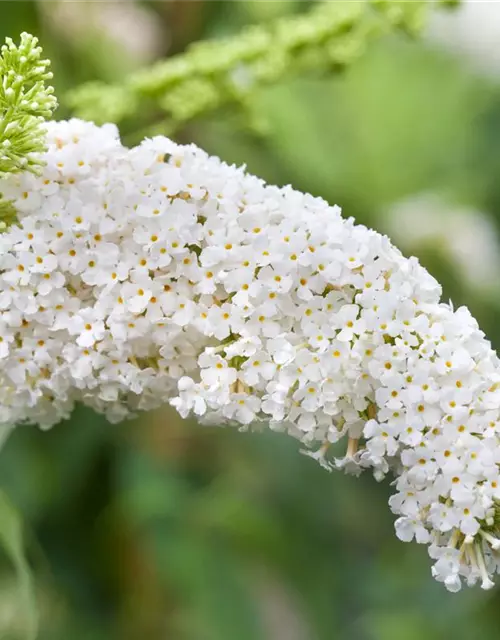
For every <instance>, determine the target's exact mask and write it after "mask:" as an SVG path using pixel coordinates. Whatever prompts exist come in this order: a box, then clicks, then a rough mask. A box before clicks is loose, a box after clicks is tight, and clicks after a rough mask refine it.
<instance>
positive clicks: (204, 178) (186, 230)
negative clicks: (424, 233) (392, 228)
mask: <svg viewBox="0 0 500 640" xmlns="http://www.w3.org/2000/svg"><path fill="white" fill-rule="evenodd" d="M48 129H49V137H48V144H49V147H48V151H47V153H46V154H45V155H44V157H43V160H44V162H45V166H44V167H43V171H42V173H41V175H40V176H35V175H33V174H31V173H28V172H24V173H21V174H18V175H13V176H9V177H8V178H6V179H4V180H3V181H0V191H2V192H4V193H6V194H7V196H8V197H9V198H10V199H12V200H13V201H14V203H15V207H16V210H17V211H18V218H19V222H18V224H16V225H12V226H11V227H10V228H9V229H8V230H7V231H6V232H5V233H4V234H3V235H2V236H0V325H1V329H0V422H1V424H2V425H3V428H4V429H5V430H7V429H9V428H10V427H9V426H10V425H12V424H15V423H23V422H30V423H37V424H39V425H40V426H42V427H49V426H51V425H52V424H54V423H56V422H58V421H59V420H61V419H62V418H65V417H67V416H68V415H69V414H70V412H71V410H72V409H73V407H74V405H75V403H76V402H82V403H84V404H86V405H89V406H91V407H93V408H94V409H96V410H97V411H100V412H102V413H104V414H106V415H107V416H108V417H109V419H110V420H113V421H118V420H122V419H123V418H125V417H127V416H128V415H130V414H131V413H135V412H136V411H138V410H147V409H152V408H154V407H157V406H159V405H162V404H164V403H167V402H170V404H171V405H173V406H174V407H176V409H177V410H178V411H179V412H180V414H181V415H182V416H189V415H193V414H194V415H195V416H197V418H198V419H199V420H200V421H202V422H209V423H215V424H232V425H236V426H238V427H239V428H241V429H247V428H265V427H269V428H271V429H273V430H276V431H284V432H287V433H289V434H291V435H293V436H294V437H296V438H298V439H299V440H300V441H301V442H302V443H303V444H304V446H306V447H307V448H308V449H309V450H310V451H312V453H311V455H312V456H313V457H315V458H317V459H318V460H319V461H320V462H321V463H322V464H323V465H324V466H327V467H329V468H331V467H333V466H337V467H341V468H344V469H346V470H347V471H352V472H354V473H358V472H360V471H361V470H363V469H365V468H371V469H372V470H373V471H374V473H375V475H376V477H377V478H382V477H384V476H385V475H386V474H388V473H390V474H391V475H393V476H394V477H395V483H394V484H395V493H394V495H393V496H392V498H391V499H390V506H391V509H392V510H393V512H394V513H395V514H397V515H398V519H397V521H396V532H397V535H398V537H399V538H401V539H402V540H411V539H413V538H416V540H417V541H418V542H422V543H428V544H429V551H430V555H431V556H432V557H433V558H434V559H435V560H436V562H435V565H434V567H433V574H434V576H435V577H436V578H437V579H438V580H439V581H442V582H444V583H445V584H446V586H447V587H448V588H449V589H450V590H457V589H459V588H460V586H461V582H462V581H463V580H464V579H465V581H466V582H467V583H468V584H473V583H475V582H476V581H478V580H479V581H480V582H481V583H482V586H483V587H484V588H488V587H490V586H492V584H493V583H492V577H493V575H494V574H495V573H497V572H498V569H499V566H500V563H499V559H500V556H499V555H498V549H499V547H500V539H499V538H498V533H499V518H498V505H499V504H500V502H499V501H500V474H499V464H500V446H499V431H500V421H499V408H500V366H499V362H498V359H497V356H496V355H495V353H494V352H493V351H492V349H491V347H490V343H489V342H488V341H487V340H486V339H485V338H484V335H483V333H482V332H481V331H480V330H479V329H478V326H477V324H476V322H475V320H474V319H473V318H472V317H471V316H470V314H469V312H468V311H467V310H466V309H465V308H460V309H458V310H454V309H453V308H452V307H451V305H449V304H443V303H440V294H441V290H440V287H439V285H438V284H437V282H436V281H435V280H434V278H432V277H431V276H430V275H429V274H428V273H427V271H426V270H425V269H423V268H422V267H421V266H420V265H419V263H418V261H417V260H416V259H415V258H410V259H407V258H405V257H403V255H402V254H401V253H400V252H399V251H398V250H397V249H396V248H395V247H394V246H393V245H392V244H391V243H390V241H389V240H388V239H387V238H386V237H383V236H381V235H379V234H378V233H376V232H375V231H372V230H370V229H367V228H366V227H364V226H361V225H355V224H354V221H353V220H352V219H344V218H342V217H341V215H340V210H339V209H338V207H331V206H329V205H328V204H327V203H326V202H324V201H323V200H321V199H318V198H313V197H312V196H310V195H306V194H303V193H299V192H297V191H294V190H293V189H292V188H291V187H284V188H278V187H274V186H267V185H266V184H265V183H264V182H263V181H262V180H259V179H258V178H255V177H253V176H251V175H248V174H246V173H245V172H244V170H243V169H238V168H235V167H232V166H228V165H226V164H224V163H222V162H221V161H219V160H218V159H217V158H213V157H209V156H208V155H207V154H206V153H204V152H203V151H201V150H200V149H198V148H196V147H195V146H178V145H176V144H174V143H173V142H171V141H170V140H168V139H167V138H162V137H159V138H154V139H152V140H146V141H145V142H143V143H142V144H141V145H140V146H138V147H135V148H133V149H127V148H125V147H123V146H122V144H121V143H120V141H119V138H118V135H117V131H116V128H115V127H114V126H112V125H106V126H104V127H102V128H98V127H95V126H94V125H92V124H90V123H85V122H82V121H77V120H72V121H69V122H60V123H49V124H48ZM341 438H344V439H345V441H346V443H347V447H346V450H347V452H346V456H345V457H344V458H341V459H332V457H331V455H330V452H329V450H328V448H329V446H330V445H331V444H333V443H336V442H338V441H339V440H340V439H341Z"/></svg>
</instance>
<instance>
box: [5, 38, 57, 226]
mask: <svg viewBox="0 0 500 640" xmlns="http://www.w3.org/2000/svg"><path fill="white" fill-rule="evenodd" d="M0 51H1V55H0V79H1V82H0V178H2V177H5V176H6V175H8V174H11V173H19V172H22V171H30V172H32V173H35V174H36V173H38V172H39V170H40V168H41V166H42V164H43V162H42V160H41V158H40V154H42V153H43V152H44V151H45V149H46V146H45V133H46V132H45V129H44V127H43V123H44V121H45V120H46V119H48V118H50V117H51V116H52V113H53V111H54V109H55V108H56V106H57V100H56V98H55V97H54V95H53V94H54V89H53V88H52V87H51V86H47V85H46V81H47V80H50V79H51V78H52V73H51V72H50V71H49V70H48V68H49V66H50V61H49V60H43V59H42V58H41V54H42V49H41V47H39V46H38V39H37V38H35V37H34V36H32V35H30V34H29V33H23V34H21V42H20V44H19V45H16V44H14V42H13V41H12V40H11V39H10V38H7V39H6V41H5V44H4V45H3V46H2V48H1V50H0ZM15 219H16V211H15V208H14V207H13V205H12V203H11V202H10V201H7V200H5V199H3V197H2V194H1V193H0V231H2V230H4V229H5V228H6V227H7V226H9V225H10V224H11V223H12V222H13V221H14V220H15Z"/></svg>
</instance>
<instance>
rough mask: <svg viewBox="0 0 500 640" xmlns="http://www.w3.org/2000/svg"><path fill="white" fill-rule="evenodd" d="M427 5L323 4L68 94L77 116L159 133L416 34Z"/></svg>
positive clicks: (391, 1)
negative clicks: (150, 125) (385, 40)
mask: <svg viewBox="0 0 500 640" xmlns="http://www.w3.org/2000/svg"><path fill="white" fill-rule="evenodd" d="M429 4H431V5H432V4H447V3H445V2H431V3H428V2H420V1H418V0H417V1H415V2H401V1H398V0H360V1H359V2H323V3H320V4H318V5H316V6H315V7H313V8H312V9H311V10H309V11H308V12H306V13H304V14H299V15H295V16H288V17H284V18H280V19H278V20H275V21H273V22H269V23H266V24H262V25H254V26H251V27H249V28H247V29H246V30H245V31H243V32H241V33H238V34H237V35H235V36H231V37H228V38H225V39H219V40H213V41H204V42H198V43H195V44H194V45H192V46H191V47H190V48H189V49H188V50H187V52H186V53H183V54H179V55H176V56H172V57H171V58H168V59H166V60H162V61H160V62H158V63H157V64H155V65H153V66H152V67H150V68H147V69H142V70H140V71H138V72H136V73H134V74H132V75H130V77H128V78H125V79H124V80H123V81H122V82H119V83H116V84H111V85H110V84H106V83H103V82H92V83H88V84H85V85H82V86H81V87H78V88H76V89H75V90H73V91H72V92H70V94H69V95H68V96H67V101H68V103H69V105H70V106H71V107H72V108H73V110H74V113H75V115H77V116H79V117H81V118H84V119H87V120H93V121H95V122H98V123H104V122H114V123H120V122H123V121H126V120H133V121H134V124H135V123H136V122H137V120H139V121H140V119H141V117H142V116H143V114H146V116H148V115H153V117H155V116H158V112H159V116H158V117H159V120H160V126H161V132H162V133H163V134H165V133H170V134H171V133H172V132H173V131H175V129H176V128H178V127H179V126H180V125H182V124H183V123H185V122H187V121H189V120H192V119H193V118H196V117H198V116H200V115H203V114H206V113H210V112H213V111H215V110H216V109H219V108H222V107H227V106H233V107H234V106H239V107H240V108H243V110H244V109H245V106H246V103H247V100H248V98H249V97H250V96H251V95H252V93H253V92H255V90H256V89H258V88H259V87H261V86H265V85H269V84H272V83H275V82H277V81H279V80H281V79H283V78H285V77H287V76H289V75H292V74H298V73H301V72H308V73H311V72H320V73H321V72H330V71H336V70H337V71H338V70H341V69H343V68H345V67H346V66H348V65H350V64H351V63H353V62H354V61H355V60H357V59H358V58H359V57H360V56H361V55H362V54H363V52H364V51H365V49H366V46H367V45H368V44H369V43H370V42H371V41H372V40H373V39H374V38H376V37H378V36H380V35H383V34H385V33H387V32H390V31H391V30H393V29H400V30H403V31H405V32H407V33H410V34H416V33H418V32H419V31H420V30H421V28H422V26H423V25H424V23H425V16H426V12H427V10H428V7H429Z"/></svg>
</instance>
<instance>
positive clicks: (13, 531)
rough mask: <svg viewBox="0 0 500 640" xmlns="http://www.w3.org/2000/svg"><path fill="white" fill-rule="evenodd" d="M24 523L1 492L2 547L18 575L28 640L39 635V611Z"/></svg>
mask: <svg viewBox="0 0 500 640" xmlns="http://www.w3.org/2000/svg"><path fill="white" fill-rule="evenodd" d="M23 538H24V536H23V521H22V517H21V515H20V513H19V512H18V511H17V509H16V508H15V507H14V505H13V504H12V503H11V502H10V500H9V498H8V497H7V495H6V494H5V493H4V492H3V491H1V490H0V545H1V546H2V547H3V549H4V551H5V553H6V555H7V556H8V558H9V559H10V561H11V562H12V565H13V566H14V569H15V571H16V574H17V580H18V585H19V596H20V603H21V606H22V615H23V620H24V621H25V638H26V640H35V638H36V636H37V634H38V609H37V605H36V598H35V589H34V583H33V576H32V573H31V569H30V566H29V564H28V561H27V559H26V556H25V553H24V541H23Z"/></svg>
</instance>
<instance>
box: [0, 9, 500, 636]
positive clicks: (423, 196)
mask: <svg viewBox="0 0 500 640" xmlns="http://www.w3.org/2000/svg"><path fill="white" fill-rule="evenodd" d="M310 4H312V3H306V2H295V1H293V0H282V1H281V2H269V1H266V2H258V1H253V2H251V1H250V2H246V1H243V0H242V1H240V2H235V1H232V2H222V1H205V2H203V1H201V0H200V1H197V2H192V1H189V0H171V1H168V0H164V1H163V2H139V1H133V0H129V1H123V2H119V1H116V2H106V1H102V2H84V1H82V2H51V1H48V0H41V1H39V2H27V1H26V2H24V1H15V2H14V1H4V2H0V39H1V40H3V38H4V37H5V36H7V35H9V36H12V37H14V38H16V37H17V36H18V34H19V33H20V32H21V31H30V32H32V33H34V34H36V35H38V36H39V37H40V39H41V42H42V44H43V46H44V49H45V52H46V54H47V55H48V56H49V57H50V58H51V59H52V60H53V70H54V73H55V81H54V82H55V85H56V89H57V93H58V95H59V96H60V97H63V96H64V92H65V91H66V90H67V89H69V88H71V87H74V86H77V85H78V84H80V83H81V82H83V81H86V80H90V79H104V80H107V81H116V80H118V79H119V78H120V77H122V76H124V75H125V74H127V73H128V72H130V71H132V70H134V69H137V68H140V67H141V66H144V65H147V64H150V63H151V62H152V61H154V60H155V59H157V58H161V57H164V56H167V55H174V54H176V53H179V52H181V51H183V50H184V49H185V47H186V46H187V45H188V44H189V43H190V42H192V41H195V40H198V39H201V38H214V37H218V36H221V35H224V34H231V33H237V32H238V30H240V29H241V28H243V27H244V26H245V25H248V24H252V23H256V22H265V21H268V20H272V19H274V18H276V17H277V16H280V15H287V14H293V13H297V12H301V11H305V10H307V9H308V8H309V5H310ZM471 5H475V10H476V15H475V17H474V19H472V18H471ZM497 7H498V8H500V5H497ZM472 9H474V7H472ZM461 12H463V15H462V16H460V13H461ZM477 12H479V14H477ZM491 12H493V13H491ZM495 21H496V24H497V25H500V15H499V13H498V9H497V8H495V3H476V2H474V3H470V4H468V5H467V6H466V7H463V8H460V9H458V11H457V12H456V15H454V16H452V15H448V14H446V15H443V16H440V17H439V18H438V19H436V21H435V22H433V23H432V27H431V28H430V34H431V35H429V36H428V37H426V38H424V39H422V40H418V41H412V40H411V39H409V38H405V37H403V36H392V37H387V38H385V39H384V40H383V41H382V42H380V43H378V44H377V45H374V46H373V47H371V48H370V49H369V50H368V51H367V52H366V53H365V55H364V57H363V58H362V59H361V60H360V61H359V62H357V63H356V64H355V65H354V66H353V67H352V68H350V69H349V70H347V71H346V72H345V73H344V74H341V75H337V76H335V77H333V76H331V77H326V78H307V77H302V78H299V79H295V80H293V81H288V82H286V83H285V82H284V83H281V84H278V85H276V86H273V87H270V88H267V89H265V90H262V91H260V92H259V93H258V94H256V95H255V96H253V98H252V102H251V110H252V117H253V116H255V115H256V116H258V119H259V121H260V122H261V123H263V127H262V128H261V130H260V131H259V132H258V133H257V132H256V131H254V130H252V128H251V127H250V126H249V125H248V123H247V122H246V120H245V118H243V117H241V115H239V116H234V117H233V116H231V115H230V114H227V113H224V114H223V115H221V114H219V115H218V116H217V115H215V116H211V117H210V118H207V119H203V120H198V121H197V122H195V123H192V124H190V125H189V126H187V127H186V128H184V129H183V130H181V131H179V132H178V134H177V135H176V138H177V140H179V141H181V142H188V141H194V142H196V143H198V144H199V145H201V146H203V147H204V148H205V149H206V150H207V151H209V152H211V153H214V154H217V155H220V156H221V157H222V158H224V159H225V160H227V161H231V162H237V163H246V164H247V165H248V168H249V170H250V171H252V172H254V173H256V174H258V175H260V176H262V177H264V178H266V179H267V180H269V181H270V182H273V183H277V184H287V183H292V184H293V185H294V186H295V187H296V188H298V189H301V190H304V191H310V192H312V193H313V194H315V195H321V196H323V197H325V198H326V199H327V200H329V201H330V202H331V203H338V204H339V205H341V206H342V207H343V209H344V211H345V214H346V215H349V216H355V217H356V219H357V220H358V222H362V223H365V224H368V225H370V226H373V227H375V228H376V229H378V230H380V231H383V232H387V233H389V234H390V235H391V236H392V237H393V238H394V240H395V241H396V242H397V243H398V244H399V245H400V247H401V248H402V249H403V250H404V251H405V253H406V254H415V255H417V256H418V257H419V258H420V259H421V261H422V262H423V264H425V266H427V267H428V268H429V270H430V271H431V272H432V273H433V274H434V275H435V276H436V277H437V278H438V279H439V280H440V281H441V282H442V283H443V285H444V294H445V298H446V299H448V298H451V299H452V300H453V301H454V302H455V303H456V304H457V305H458V304H467V305H468V306H469V307H470V308H471V310H472V312H473V314H474V315H475V316H476V317H477V318H478V320H479V322H480V324H481V326H482V328H483V329H484V330H485V332H486V333H487V334H488V336H489V337H490V338H491V340H492V341H493V343H494V344H495V345H496V346H500V323H499V322H498V317H499V310H500V300H499V295H498V294H499V292H500V245H499V243H498V240H497V235H498V232H499V227H500V181H499V175H500V154H499V153H498V148H499V142H500V86H499V83H498V81H499V79H500V64H499V60H498V55H497V52H496V48H497V47H495V42H498V38H495V37H493V38H491V42H492V44H491V55H490V57H488V51H487V50H486V51H485V49H487V47H485V46H481V47H479V45H478V46H477V47H474V38H475V39H476V40H477V43H482V45H484V39H483V38H482V33H483V31H482V29H484V30H485V33H486V31H488V33H491V30H492V28H493V30H494V24H495ZM453 25H455V26H453ZM492 25H493V26H492ZM497 30H498V34H497V35H498V36H500V26H499V27H498V28H497ZM454 33H456V34H459V35H460V42H458V43H457V38H455V39H453V34H454ZM464 33H465V35H466V36H467V38H468V40H467V38H466V37H465V36H464ZM467 42H468V43H469V46H468V47H466V46H465V44H466V43H467ZM464 43H465V44H464ZM471 43H472V44H471ZM461 45H463V46H461ZM479 48H481V52H480V53H481V56H480V58H477V57H475V56H474V53H475V52H477V51H476V50H477V49H479ZM461 49H462V50H461ZM471 54H472V56H471ZM68 115H70V114H69V111H68V110H67V109H65V107H64V104H63V105H62V106H61V108H60V110H59V112H58V117H60V118H62V117H67V116H68ZM263 131H264V132H265V133H264V132H263ZM123 134H124V136H125V139H127V136H132V135H133V131H124V132H123ZM298 448H299V447H298V445H297V443H296V442H294V441H292V440H290V439H287V438H284V437H283V436H280V435H276V434H267V435H259V434H254V435H252V434H239V433H237V432H234V431H231V430H223V429H210V428H203V427H199V426H197V425H195V424H192V423H188V422H182V421H181V420H180V419H179V418H178V417H176V415H174V414H173V413H172V412H170V411H169V410H164V411H160V412H156V413H154V414H151V415H146V416H143V417H142V418H140V419H138V420H136V421H134V422H128V423H126V424H121V425H118V426H111V425H109V424H106V422H105V421H104V420H103V419H102V418H101V417H99V416H96V415H94V414H93V413H91V412H89V411H85V410H79V411H78V412H77V413H76V414H75V415H74V417H73V418H72V419H71V420H70V421H69V423H68V424H61V425H59V426H58V427H56V428H54V429H53V430H52V431H50V432H49V433H42V432H40V431H38V430H37V429H35V428H28V427H26V428H19V429H17V430H16V431H15V433H14V435H13V436H12V437H11V439H10V440H9V442H8V444H7V446H6V447H5V449H4V450H3V451H2V454H1V455H2V461H1V464H0V486H1V487H3V488H4V489H5V490H6V492H7V493H8V494H9V496H10V497H11V499H12V500H13V502H14V503H15V504H16V505H17V506H18V507H19V508H20V510H21V511H22V513H23V515H24V517H25V518H26V520H27V525H28V550H29V556H30V560H31V562H32V565H33V567H34V569H35V574H36V581H37V593H38V597H39V602H40V607H41V627H42V631H41V636H40V637H41V638H42V640H67V639H68V638H71V639H72V640H101V639H102V640H139V639H144V640H146V639H147V640H400V639H404V640H421V639H422V638H425V640H440V639H447V638H453V639H454V640H461V639H462V638H463V639H464V640H465V639H467V640H475V639H476V638H483V639H484V638H486V639H489V638H492V639H493V638H497V637H498V629H499V625H500V608H499V606H498V604H499V602H500V600H499V594H498V593H497V592H493V593H492V592H489V593H485V592H481V591H480V590H479V589H475V590H464V591H463V592H462V593H460V594H458V595H452V594H448V593H447V592H446V591H445V590H444V588H443V587H442V586H441V585H438V584H436V583H435V582H434V581H433V580H432V578H431V577H430V560H429V558H428V557H427V554H426V549H425V548H423V547H419V546H418V545H414V544H413V545H409V544H402V543H400V542H398V541H397V539H396V537H395V535H394V533H393V517H392V515H391V513H390V512H389V508H388V506H387V498H388V495H389V493H390V486H389V483H388V482H386V483H382V484H377V483H375V481H374V480H373V479H372V478H371V477H369V476H368V475H367V474H366V475H365V476H363V477H361V478H359V479H355V478H351V477H345V476H343V475H341V474H339V473H334V474H328V473H326V472H325V471H324V470H322V469H321V468H320V467H319V466H318V465H317V464H316V463H315V462H314V461H312V460H310V459H308V458H306V457H304V456H301V455H299V454H298ZM25 616H26V612H25V611H23V609H22V607H21V606H20V602H19V598H18V592H17V587H16V581H15V576H14V573H13V571H12V569H11V568H10V566H9V564H8V562H7V559H6V558H2V560H1V564H0V638H1V639H2V640H17V639H19V638H21V637H22V635H21V633H22V628H23V624H24V618H25Z"/></svg>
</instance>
